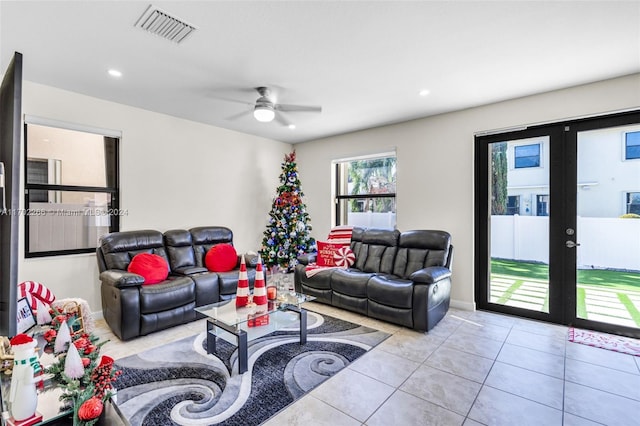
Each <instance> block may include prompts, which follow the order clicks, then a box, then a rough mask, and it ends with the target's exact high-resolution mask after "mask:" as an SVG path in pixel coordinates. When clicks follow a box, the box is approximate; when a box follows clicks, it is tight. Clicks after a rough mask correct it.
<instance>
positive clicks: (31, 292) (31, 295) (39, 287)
mask: <svg viewBox="0 0 640 426" xmlns="http://www.w3.org/2000/svg"><path fill="white" fill-rule="evenodd" d="M23 297H26V298H27V301H28V302H29V305H30V306H31V309H32V310H34V311H37V310H38V300H39V301H41V302H42V303H45V304H47V305H50V304H51V303H52V302H53V301H54V300H56V296H55V295H54V294H53V292H51V290H49V289H48V288H47V287H45V286H44V285H43V284H41V283H39V282H35V281H24V282H21V283H20V284H18V298H19V299H22V298H23Z"/></svg>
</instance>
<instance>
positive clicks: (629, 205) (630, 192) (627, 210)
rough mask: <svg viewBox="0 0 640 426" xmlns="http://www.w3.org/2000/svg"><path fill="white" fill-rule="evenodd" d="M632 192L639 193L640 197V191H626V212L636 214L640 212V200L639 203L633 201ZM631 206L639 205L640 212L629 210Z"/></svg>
mask: <svg viewBox="0 0 640 426" xmlns="http://www.w3.org/2000/svg"><path fill="white" fill-rule="evenodd" d="M632 194H637V196H638V197H640V191H626V192H625V200H624V211H625V212H624V214H629V213H635V214H640V202H638V203H632V202H631V197H632ZM631 206H638V212H637V213H636V212H632V211H629V210H630V207H631Z"/></svg>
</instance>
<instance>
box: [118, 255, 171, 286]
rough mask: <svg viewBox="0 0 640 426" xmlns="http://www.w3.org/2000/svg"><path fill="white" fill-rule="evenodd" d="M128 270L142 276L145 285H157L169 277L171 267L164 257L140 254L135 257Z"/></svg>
mask: <svg viewBox="0 0 640 426" xmlns="http://www.w3.org/2000/svg"><path fill="white" fill-rule="evenodd" d="M127 270H128V271H129V272H131V273H133V274H138V275H142V276H143V277H144V284H157V283H159V282H162V281H164V280H166V279H167V277H168V276H169V265H168V264H167V261H166V260H164V258H163V257H162V256H158V255H157V254H150V253H139V254H136V255H135V256H133V259H131V263H129V267H128V268H127Z"/></svg>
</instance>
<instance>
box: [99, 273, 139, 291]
mask: <svg viewBox="0 0 640 426" xmlns="http://www.w3.org/2000/svg"><path fill="white" fill-rule="evenodd" d="M100 281H102V283H103V284H105V285H110V286H112V287H117V288H124V287H136V286H139V285H142V284H143V283H144V277H142V276H141V275H138V274H132V273H131V272H126V271H120V270H117V269H109V270H107V271H104V272H101V273H100Z"/></svg>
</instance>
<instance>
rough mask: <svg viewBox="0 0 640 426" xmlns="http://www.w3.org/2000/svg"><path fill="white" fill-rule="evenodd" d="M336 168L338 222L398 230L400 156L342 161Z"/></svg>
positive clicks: (337, 163)
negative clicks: (398, 171)
mask: <svg viewBox="0 0 640 426" xmlns="http://www.w3.org/2000/svg"><path fill="white" fill-rule="evenodd" d="M335 167H336V198H335V205H336V211H335V214H336V218H335V219H336V225H352V226H362V227H368V228H381V229H394V228H395V226H396V157H395V153H393V154H383V155H381V156H376V157H367V158H360V159H350V160H342V161H338V162H336V163H335Z"/></svg>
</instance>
